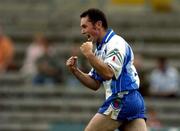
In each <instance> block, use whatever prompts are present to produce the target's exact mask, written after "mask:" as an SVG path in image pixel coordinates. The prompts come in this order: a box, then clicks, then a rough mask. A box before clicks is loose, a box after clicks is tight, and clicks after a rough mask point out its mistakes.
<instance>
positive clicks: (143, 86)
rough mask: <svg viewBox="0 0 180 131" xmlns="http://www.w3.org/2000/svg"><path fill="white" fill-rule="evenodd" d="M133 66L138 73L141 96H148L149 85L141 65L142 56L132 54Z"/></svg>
mask: <svg viewBox="0 0 180 131" xmlns="http://www.w3.org/2000/svg"><path fill="white" fill-rule="evenodd" d="M134 66H135V67H136V70H137V72H138V75H139V79H140V87H139V91H140V92H141V94H142V95H143V96H148V95H149V88H148V87H149V85H148V81H147V75H146V72H145V70H144V67H143V57H142V55H141V54H135V56H134Z"/></svg>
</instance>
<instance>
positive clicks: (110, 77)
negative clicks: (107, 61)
mask: <svg viewBox="0 0 180 131" xmlns="http://www.w3.org/2000/svg"><path fill="white" fill-rule="evenodd" d="M112 77H113V73H109V74H108V73H107V74H104V75H103V79H104V80H110V79H112Z"/></svg>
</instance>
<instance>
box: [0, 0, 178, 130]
mask: <svg viewBox="0 0 180 131" xmlns="http://www.w3.org/2000/svg"><path fill="white" fill-rule="evenodd" d="M89 7H97V8H100V9H102V10H103V11H104V12H105V13H106V14H107V17H108V20H109V25H110V27H112V28H113V29H114V30H115V31H116V32H117V33H118V34H120V35H121V36H123V37H124V38H125V39H126V40H127V41H128V42H129V43H130V44H131V46H132V47H133V49H134V51H135V55H136V54H141V55H142V56H143V70H144V71H145V72H146V73H147V74H148V73H149V72H150V71H151V70H152V68H153V67H154V66H155V60H156V58H157V57H158V56H166V57H168V59H169V60H170V64H171V65H173V66H175V67H177V68H178V70H179V69H180V0H71V1H70V0H0V25H1V26H2V28H3V31H4V33H5V34H6V35H7V36H9V37H10V38H11V39H12V41H13V43H14V46H15V50H16V54H15V58H14V65H15V68H14V70H13V71H10V72H8V73H5V74H0V86H1V87H0V131H81V130H83V128H84V126H85V124H86V123H87V122H88V121H89V120H90V118H91V117H92V116H93V114H94V113H96V111H97V109H98V107H99V105H101V103H102V101H103V99H104V95H103V89H101V90H99V91H97V92H93V91H90V90H88V89H86V88H84V87H82V86H81V85H80V84H79V83H78V82H76V81H71V80H72V79H74V78H71V77H70V74H69V73H68V71H67V69H66V67H65V61H66V59H67V58H68V57H69V56H70V55H71V53H72V50H74V47H76V46H79V45H80V44H81V43H82V42H83V41H84V39H83V38H82V36H81V35H80V28H79V14H80V13H81V12H82V11H83V10H85V9H87V8H89ZM39 32H41V33H44V34H45V36H46V37H47V38H48V39H49V41H50V42H51V43H53V44H54V45H56V47H57V50H58V56H59V59H58V60H59V63H60V64H61V65H62V69H63V71H64V75H65V81H64V82H63V83H62V84H60V85H46V86H39V87H37V86H36V87H34V86H32V84H31V83H28V82H26V81H25V80H24V76H23V74H22V73H21V72H20V69H21V67H22V64H23V61H24V58H25V52H26V48H27V46H28V45H29V44H30V43H31V42H32V38H33V36H34V34H36V33H39ZM145 101H146V104H147V107H153V108H154V109H155V111H156V112H157V118H158V119H159V120H160V121H161V123H162V125H163V126H162V127H161V128H157V129H154V128H149V130H151V131H180V97H178V98H176V99H158V98H150V97H146V98H145Z"/></svg>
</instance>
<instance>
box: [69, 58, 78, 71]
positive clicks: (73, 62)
mask: <svg viewBox="0 0 180 131" xmlns="http://www.w3.org/2000/svg"><path fill="white" fill-rule="evenodd" d="M77 58H78V57H77V56H71V57H70V58H69V59H68V60H67V61H66V66H67V67H68V68H69V70H70V71H71V72H73V71H74V70H75V69H77Z"/></svg>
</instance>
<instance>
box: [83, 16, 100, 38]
mask: <svg viewBox="0 0 180 131" xmlns="http://www.w3.org/2000/svg"><path fill="white" fill-rule="evenodd" d="M80 26H81V34H83V35H84V36H86V37H87V39H88V41H94V42H97V39H98V34H99V33H98V30H97V28H96V25H93V23H92V22H91V21H90V20H89V18H88V16H86V17H83V18H81V24H80Z"/></svg>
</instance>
